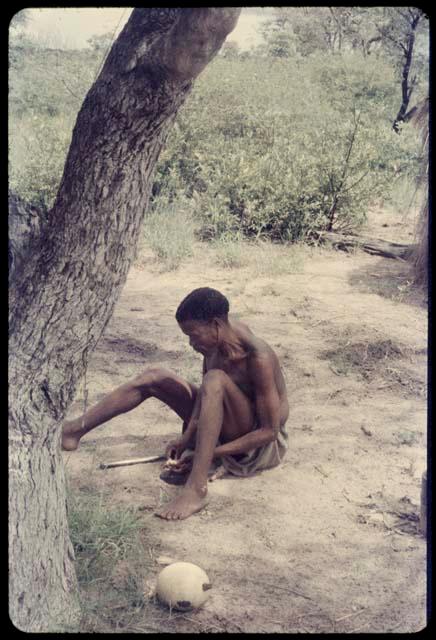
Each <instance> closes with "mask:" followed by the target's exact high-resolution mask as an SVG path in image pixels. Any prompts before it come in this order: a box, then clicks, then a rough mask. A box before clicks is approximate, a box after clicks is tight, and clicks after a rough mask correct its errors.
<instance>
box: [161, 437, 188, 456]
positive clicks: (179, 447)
mask: <svg viewBox="0 0 436 640" xmlns="http://www.w3.org/2000/svg"><path fill="white" fill-rule="evenodd" d="M186 445H187V443H186V441H185V440H184V439H183V438H180V439H179V440H173V441H172V442H170V443H169V444H168V445H167V447H166V449H165V455H166V457H167V458H168V459H171V460H178V459H179V458H180V456H181V455H182V453H183V452H184V450H185V449H186Z"/></svg>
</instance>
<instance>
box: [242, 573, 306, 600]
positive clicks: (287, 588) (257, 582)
mask: <svg viewBox="0 0 436 640" xmlns="http://www.w3.org/2000/svg"><path fill="white" fill-rule="evenodd" d="M245 579H246V580H248V582H255V583H256V584H261V585H263V586H265V587H271V588H272V589H280V590H281V591H287V592H288V593H293V594H294V595H296V596H300V598H306V600H313V598H311V597H310V596H306V595H305V594H304V593H299V592H298V591H294V590H293V589H289V587H280V586H279V585H278V584H270V583H268V582H262V581H261V580H251V579H250V578H245Z"/></svg>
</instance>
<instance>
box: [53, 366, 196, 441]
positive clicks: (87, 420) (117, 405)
mask: <svg viewBox="0 0 436 640" xmlns="http://www.w3.org/2000/svg"><path fill="white" fill-rule="evenodd" d="M196 394H197V388H196V387H195V385H193V384H191V383H189V382H186V381H185V380H183V379H182V378H180V377H179V376H177V375H176V374H175V373H173V372H172V371H168V370H166V369H161V368H151V369H146V370H145V371H144V372H143V373H141V374H140V375H139V376H137V377H136V378H134V379H133V380H131V381H129V382H127V383H126V384H123V385H121V386H120V387H118V388H117V389H114V391H111V392H110V393H109V394H108V395H107V396H105V397H104V398H103V399H102V400H100V402H98V403H97V404H95V405H94V406H93V407H91V408H90V409H88V411H86V413H84V414H83V415H82V416H80V417H79V418H76V419H74V420H67V421H65V422H64V424H63V429H62V448H63V449H65V450H66V451H74V449H77V446H78V444H79V441H80V438H82V436H84V435H85V433H88V431H91V430H92V429H95V427H98V426H99V425H101V424H103V423H104V422H107V421H108V420H111V418H114V417H115V416H118V415H119V414H121V413H126V412H127V411H131V410H132V409H134V408H135V407H137V406H138V405H139V404H140V403H141V402H144V400H147V398H157V399H158V400H161V401H162V402H164V403H165V404H166V405H167V406H169V407H170V408H171V409H173V411H175V412H176V413H177V415H179V416H180V418H181V419H182V420H183V421H184V422H185V423H186V422H187V421H188V420H189V417H190V415H191V413H192V409H193V407H194V402H195V397H196Z"/></svg>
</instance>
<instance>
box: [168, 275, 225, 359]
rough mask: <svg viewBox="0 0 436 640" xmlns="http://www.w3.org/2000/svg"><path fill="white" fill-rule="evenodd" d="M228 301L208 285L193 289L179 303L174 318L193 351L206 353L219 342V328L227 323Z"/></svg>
mask: <svg viewBox="0 0 436 640" xmlns="http://www.w3.org/2000/svg"><path fill="white" fill-rule="evenodd" d="M228 313H229V301H228V300H227V298H226V297H225V296H223V294H222V293H220V292H219V291H217V290H216V289H211V288H210V287H201V288H200V289H194V291H191V293H190V294H188V295H187V296H186V298H184V299H183V300H182V302H181V303H180V305H179V307H178V309H177V311H176V320H177V322H178V323H179V326H180V328H181V330H182V331H183V333H185V334H186V335H187V336H189V344H190V345H191V346H192V348H193V349H194V350H195V351H198V352H199V353H202V354H203V355H206V353H208V352H209V351H211V350H212V349H214V348H216V347H217V346H218V343H219V328H220V326H223V325H225V324H227V323H228Z"/></svg>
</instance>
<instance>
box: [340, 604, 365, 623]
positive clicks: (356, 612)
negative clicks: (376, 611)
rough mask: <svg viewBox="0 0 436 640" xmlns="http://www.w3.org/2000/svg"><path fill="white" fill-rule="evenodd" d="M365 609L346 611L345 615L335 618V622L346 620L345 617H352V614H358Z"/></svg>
mask: <svg viewBox="0 0 436 640" xmlns="http://www.w3.org/2000/svg"><path fill="white" fill-rule="evenodd" d="M366 609H367V607H366V608H365V609H359V611H353V613H348V614H347V615H346V616H342V617H341V618H336V620H335V622H341V621H342V620H346V619H347V618H353V617H354V616H358V615H359V613H362V611H366Z"/></svg>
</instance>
